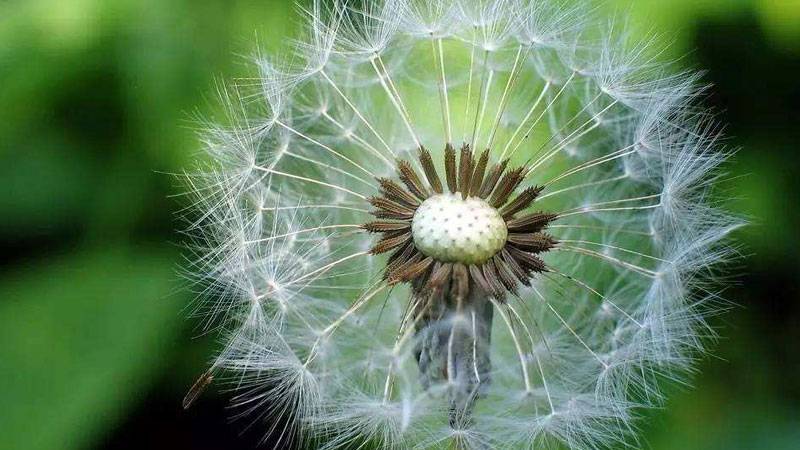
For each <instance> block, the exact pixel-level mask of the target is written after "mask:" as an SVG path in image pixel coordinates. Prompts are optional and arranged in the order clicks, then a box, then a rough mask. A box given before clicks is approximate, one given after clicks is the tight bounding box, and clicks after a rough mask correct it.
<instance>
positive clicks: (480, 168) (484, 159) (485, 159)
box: [469, 148, 489, 196]
mask: <svg viewBox="0 0 800 450" xmlns="http://www.w3.org/2000/svg"><path fill="white" fill-rule="evenodd" d="M488 164H489V149H488V148H487V149H486V150H484V151H483V152H482V153H481V156H480V157H479V158H478V163H477V164H475V170H474V171H473V172H472V182H471V183H470V188H469V195H471V196H475V195H478V193H479V192H480V190H481V185H482V184H483V176H484V175H485V174H486V166H487V165H488Z"/></svg>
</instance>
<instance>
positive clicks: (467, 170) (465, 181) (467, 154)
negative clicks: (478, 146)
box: [458, 144, 472, 199]
mask: <svg viewBox="0 0 800 450" xmlns="http://www.w3.org/2000/svg"><path fill="white" fill-rule="evenodd" d="M458 185H459V186H461V198H464V199H465V198H467V196H468V195H469V189H470V186H472V149H470V148H469V144H464V145H462V146H461V156H460V161H459V166H458Z"/></svg>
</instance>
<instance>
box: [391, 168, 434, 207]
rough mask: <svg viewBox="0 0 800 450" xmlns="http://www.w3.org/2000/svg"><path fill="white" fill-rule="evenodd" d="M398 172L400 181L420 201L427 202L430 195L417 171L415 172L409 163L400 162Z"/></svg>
mask: <svg viewBox="0 0 800 450" xmlns="http://www.w3.org/2000/svg"><path fill="white" fill-rule="evenodd" d="M397 170H398V172H399V176H400V181H402V182H403V184H405V185H406V187H407V188H408V190H409V191H411V193H412V194H414V195H415V196H416V197H417V198H418V199H420V200H422V201H425V199H427V198H428V197H430V194H429V193H428V190H427V189H425V186H424V185H423V184H422V180H420V178H419V175H417V171H415V170H414V169H413V168H412V167H411V164H409V162H408V161H402V160H401V161H398V162H397Z"/></svg>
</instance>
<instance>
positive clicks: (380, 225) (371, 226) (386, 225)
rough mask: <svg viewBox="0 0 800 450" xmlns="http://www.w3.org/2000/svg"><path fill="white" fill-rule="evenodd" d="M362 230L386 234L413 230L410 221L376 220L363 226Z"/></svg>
mask: <svg viewBox="0 0 800 450" xmlns="http://www.w3.org/2000/svg"><path fill="white" fill-rule="evenodd" d="M361 228H363V229H365V230H366V231H368V232H370V233H386V232H389V231H406V230H408V229H410V228H411V222H409V221H388V220H375V221H372V222H367V223H365V224H364V225H361Z"/></svg>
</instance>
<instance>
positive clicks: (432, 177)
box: [419, 147, 442, 194]
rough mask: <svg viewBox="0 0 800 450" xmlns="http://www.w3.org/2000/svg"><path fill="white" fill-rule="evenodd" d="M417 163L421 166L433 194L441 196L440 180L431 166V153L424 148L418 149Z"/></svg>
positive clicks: (434, 168)
mask: <svg viewBox="0 0 800 450" xmlns="http://www.w3.org/2000/svg"><path fill="white" fill-rule="evenodd" d="M419 163H420V164H421V165H422V171H423V172H425V178H427V179H428V184H430V185H431V189H433V192H435V193H437V194H441V193H442V180H440V179H439V174H438V173H436V166H434V164H433V158H432V157H431V152H429V151H428V150H427V149H426V148H425V147H420V148H419Z"/></svg>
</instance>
